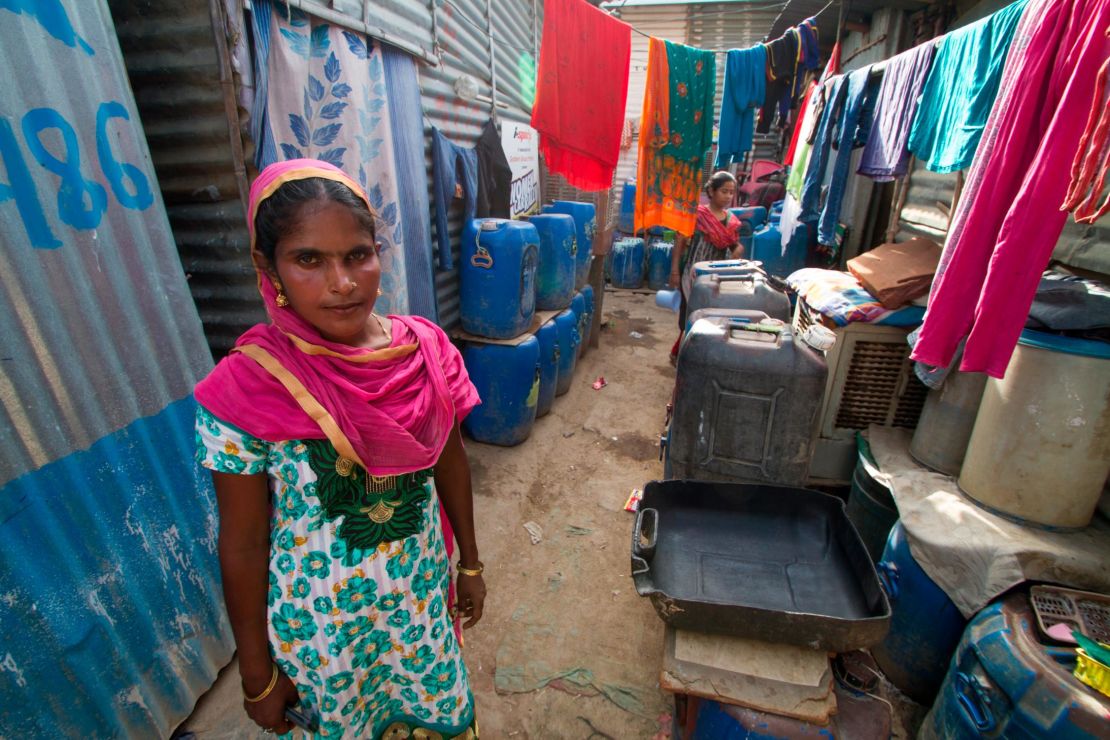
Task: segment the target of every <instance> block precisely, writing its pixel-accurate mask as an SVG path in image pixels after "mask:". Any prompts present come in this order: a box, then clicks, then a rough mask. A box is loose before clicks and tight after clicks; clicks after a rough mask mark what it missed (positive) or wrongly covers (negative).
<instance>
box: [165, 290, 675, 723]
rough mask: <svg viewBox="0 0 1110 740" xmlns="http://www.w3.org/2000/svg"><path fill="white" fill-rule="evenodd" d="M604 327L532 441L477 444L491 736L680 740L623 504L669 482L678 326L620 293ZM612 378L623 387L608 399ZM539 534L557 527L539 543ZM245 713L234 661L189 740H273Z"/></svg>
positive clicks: (475, 644) (486, 715)
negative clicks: (635, 577) (665, 454)
mask: <svg viewBox="0 0 1110 740" xmlns="http://www.w3.org/2000/svg"><path fill="white" fill-rule="evenodd" d="M603 322H608V323H607V324H605V325H604V328H603V329H602V334H601V347H600V349H595V350H591V351H590V352H588V353H587V354H586V356H585V357H584V358H582V359H581V360H580V361H579V366H578V370H577V371H576V373H575V376H574V383H573V385H572V386H571V390H570V392H569V393H567V394H566V395H564V396H562V397H560V398H558V399H556V401H555V406H554V408H553V409H552V411H551V413H550V414H548V415H547V416H545V417H544V418H542V419H539V420H538V421H537V423H536V426H535V428H534V430H533V432H532V436H531V437H530V438H529V439H528V440H527V441H526V442H525V443H524V444H522V445H519V446H517V447H510V448H501V447H493V446H490V445H483V444H477V443H475V442H473V441H468V442H467V449H468V451H469V453H470V460H471V466H472V469H473V479H474V491H475V514H476V519H477V532H478V540H479V546H480V547H481V552H482V559H483V560H484V562H485V566H486V584H487V586H488V588H489V596H488V598H487V601H486V610H485V616H484V618H483V620H482V622H481V623H480V624H479V625H478V626H477V627H476V628H475V629H474V630H472V631H470V632H468V633H466V635H465V639H466V643H465V656H466V663H467V666H468V668H469V670H470V675H471V684H472V688H473V691H474V695H475V700H476V704H477V711H478V724H479V728H480V730H481V732H482V736H483V737H485V738H568V739H574V740H585V739H586V738H620V739H623V738H653V737H656V736H658V737H666V736H668V735H669V731H670V718H669V713H670V708H671V704H670V702H669V697H668V696H666V695H665V694H663V693H662V692H661V691H660V690H659V688H658V679H659V670H660V666H661V662H662V644H663V623H662V622H661V621H660V620H659V619H658V618H657V617H656V616H655V613H654V611H653V610H652V608H651V605H650V603H649V602H648V601H647V600H646V599H641V598H640V597H638V596H637V595H636V592H635V589H634V588H633V586H632V580H631V578H630V577H629V564H628V558H629V538H630V536H631V529H632V514H629V513H627V512H625V511H624V508H623V507H624V503H625V500H626V498H627V497H628V494H629V493H630V491H631V490H632V489H633V488H640V487H642V486H643V484H644V483H645V482H646V481H648V480H652V479H655V478H659V477H661V476H662V464H661V463H660V462H659V448H658V443H657V440H658V435H659V432H660V431H661V429H662V425H663V419H664V413H665V406H666V403H667V400H668V399H669V397H670V392H671V388H672V386H673V384H674V369H673V368H672V367H671V366H670V364H669V362H668V360H667V355H668V351H669V350H670V346H671V343H672V342H673V341H674V338H675V335H676V327H675V319H674V314H672V313H669V312H667V311H665V310H663V309H660V308H658V307H656V306H655V303H654V298H653V296H651V295H647V294H642V293H631V292H625V291H616V292H614V291H609V292H607V293H606V294H605V301H604V308H603ZM636 335H639V336H636ZM598 376H604V377H605V379H606V381H607V383H608V385H607V386H606V387H605V388H603V389H601V390H599V391H595V390H594V389H593V388H592V387H591V384H592V383H593V381H594V380H595V379H596V378H597V377H598ZM527 522H534V523H535V524H538V525H539V527H540V528H541V530H542V532H543V535H542V539H541V540H540V542H539V543H538V544H535V545H533V544H532V541H531V538H530V536H529V533H528V531H527V530H526V529H525V527H524V524H525V523H527ZM241 704H242V701H241V694H240V691H239V677H238V673H237V671H236V670H235V667H234V664H233V665H232V666H230V667H229V668H228V669H226V670H225V671H224V672H223V673H222V674H221V676H220V680H219V681H218V682H217V684H216V686H215V687H213V689H212V690H211V691H209V693H208V694H207V695H205V697H203V698H202V700H201V702H200V704H199V705H198V708H197V711H196V712H194V714H193V716H192V717H190V719H189V720H188V721H187V722H186V723H185V725H184V726H183V729H186V730H191V731H193V732H195V733H197V736H198V737H199V738H201V740H215V739H216V738H229V737H255V736H256V737H264V736H263V735H262V734H261V733H260V732H256V731H255V730H256V729H257V728H254V726H253V725H252V724H251V723H250V720H249V719H248V718H247V716H246V714H245V713H244V712H243V711H242V708H241ZM664 728H665V733H662V734H661V731H662V730H664Z"/></svg>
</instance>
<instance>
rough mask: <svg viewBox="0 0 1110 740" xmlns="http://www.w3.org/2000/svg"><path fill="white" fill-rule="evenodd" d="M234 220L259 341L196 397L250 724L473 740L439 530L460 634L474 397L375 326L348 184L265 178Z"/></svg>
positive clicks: (355, 192)
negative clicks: (243, 247)
mask: <svg viewBox="0 0 1110 740" xmlns="http://www.w3.org/2000/svg"><path fill="white" fill-rule="evenodd" d="M248 219H249V225H250V229H251V253H252V256H253V259H254V263H255V268H256V270H257V272H258V285H259V290H260V291H261V293H262V297H263V300H264V301H265V304H266V310H267V312H268V313H269V316H270V321H271V323H269V324H259V325H257V326H255V327H253V328H251V329H250V330H249V331H247V332H246V333H245V334H243V336H242V337H240V338H239V340H238V342H237V343H236V345H235V348H234V349H233V350H232V352H231V354H230V355H229V356H228V357H227V358H225V359H224V360H222V361H221V362H220V363H219V364H218V365H217V366H216V368H215V369H214V370H213V371H212V373H211V374H210V375H209V376H208V377H207V378H205V379H204V380H203V381H202V382H201V383H200V384H199V385H198V386H197V389H196V398H197V401H198V403H199V409H198V413H197V440H198V453H197V456H198V460H199V461H200V463H201V464H202V465H203V466H205V467H207V468H210V469H211V470H212V471H213V479H214V481H215V487H216V495H217V498H218V501H219V509H220V540H219V552H220V566H221V572H222V574H223V587H224V598H225V600H226V602H227V610H228V616H229V617H230V620H231V626H232V630H233V631H234V634H235V641H236V645H237V647H238V654H239V672H240V674H241V676H242V681H243V693H244V699H245V701H244V706H245V707H246V710H247V713H248V714H249V715H250V717H251V718H252V719H253V720H254V721H255V722H256V723H258V724H259V726H261V727H262V728H263V729H264V730H266V731H268V732H278V733H284V732H288V731H290V730H291V729H292V727H293V724H298V725H301V726H302V727H305V728H306V729H308V730H309V731H311V732H313V733H319V734H321V735H323V736H326V737H339V736H340V735H344V736H353V737H361V736H368V737H374V738H378V737H383V736H388V737H410V736H412V734H413V732H414V731H415V730H417V729H423V730H425V731H429V732H431V733H433V734H429V735H427V736H428V737H445V738H449V737H476V736H477V730H476V725H475V723H474V705H473V697H472V696H471V692H470V688H469V682H468V680H467V673H466V668H465V666H464V665H463V660H462V653H461V651H460V646H459V640H458V639H457V637H456V634H455V630H454V621H455V618H456V614H455V612H454V608H453V607H452V606H451V604H450V603H449V601H450V590H451V589H450V584H451V574H450V560H449V555H448V550H447V548H448V547H450V545H451V543H450V539H451V534H450V533H451V530H452V529H453V532H454V538H455V539H456V540H457V542H458V546H459V556H460V557H459V560H458V563H457V564H456V571H457V573H458V580H457V585H456V589H457V602H458V605H459V614H458V616H459V617H460V618H462V619H465V620H466V622H465V624H463V627H470V626H473V625H474V623H476V622H477V621H478V620H479V619H480V618H481V616H482V606H483V602H484V600H485V584H484V582H483V580H482V575H481V573H482V563H481V561H480V560H479V559H478V548H477V544H476V542H475V536H474V519H473V505H472V499H471V487H470V486H471V484H470V468H469V465H468V463H467V458H466V452H465V451H464V449H463V445H462V439H461V437H460V436H459V421H460V420H461V419H462V418H463V417H465V416H466V414H467V413H468V412H469V411H470V409H472V408H473V407H474V406H475V405H476V404H477V403H478V402H479V399H478V395H477V393H476V391H475V390H474V386H473V385H471V383H470V380H469V378H468V377H467V374H466V369H465V368H464V367H463V363H462V359H461V357H460V356H459V353H458V352H457V351H456V350H455V348H454V347H453V346H452V345H451V344H450V342H449V341H448V340H447V337H446V336H445V335H444V334H443V332H442V331H441V330H440V329H439V328H438V327H436V326H435V325H434V324H432V323H431V322H428V321H426V320H424V319H421V318H418V317H414V316H388V317H385V316H379V315H378V314H376V313H374V312H373V308H374V301H375V299H376V298H377V295H378V293H379V290H378V284H379V281H380V278H381V265H380V263H379V261H378V245H377V242H376V240H375V214H374V212H373V209H372V208H371V206H370V203H369V202H368V200H367V198H366V195H365V193H364V192H363V190H362V189H361V188H360V187H359V186H358V184H357V183H355V182H354V181H353V180H351V179H350V178H349V177H347V176H346V175H345V174H343V173H342V172H341V171H339V170H338V169H336V168H335V167H332V166H331V165H329V164H327V163H324V162H319V161H315V160H303V159H302V160H291V161H287V162H281V163H278V164H274V165H271V166H269V167H267V168H266V169H265V170H263V172H262V173H261V174H260V175H259V176H258V179H257V180H256V181H255V182H254V185H253V186H252V187H251V198H250V212H249V214H248ZM440 504H442V507H443V511H444V512H445V513H446V517H447V519H449V520H450V521H449V526H447V522H444V525H445V529H446V533H445V532H444V531H443V529H441V526H440ZM290 710H291V711H290ZM436 733H438V734H436Z"/></svg>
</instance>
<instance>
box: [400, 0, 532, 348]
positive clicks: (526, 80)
mask: <svg viewBox="0 0 1110 740" xmlns="http://www.w3.org/2000/svg"><path fill="white" fill-rule="evenodd" d="M436 8H437V10H436V29H437V40H438V49H439V50H440V52H441V53H440V57H439V58H440V63H439V64H438V65H430V64H427V63H421V64H420V92H421V95H422V97H423V99H424V112H425V114H426V115H425V140H426V146H425V156H426V157H427V167H428V170H427V172H428V189H429V201H430V202H431V204H432V207H433V208H434V207H435V194H434V193H433V192H432V184H433V183H432V160H431V146H430V144H427V141H428V137H430V136H431V126H435V127H436V128H438V129H439V130H440V131H441V132H442V133H443V134H444V135H445V136H447V138H449V139H451V140H452V141H454V142H455V143H456V144H459V145H460V146H473V145H474V143H475V142H476V141H477V139H478V135H479V134H480V133H481V130H482V126H483V125H484V124H485V122H486V121H487V120H489V118H490V114H491V109H492V103H491V102H489V101H490V100H491V99H492V97H491V96H492V94H493V79H494V74H496V82H497V92H496V99H497V101H498V102H499V103H502V104H504V105H505V106H507V107H501V106H498V108H497V115H498V116H499V117H501V118H503V119H507V120H513V121H521V122H525V123H527V122H528V121H529V120H531V117H532V99H533V97H534V93H535V65H536V60H537V58H538V57H537V53H536V52H537V46H536V44H538V42H539V37H540V34H541V33H542V29H541V27H540V23H541V22H542V16H539V17H537V15H536V14H540V13H542V2H539V0H537V1H536V2H535V3H533V2H532V0H436ZM534 13H535V14H534ZM491 16H492V18H493V24H492V33H493V39H494V41H493V57H494V59H495V60H496V65H495V67H493V68H491V66H490V45H491V44H490V29H491V26H490V20H489V19H490V17H491ZM461 75H469V76H470V77H473V78H474V79H475V80H476V81H477V83H478V92H479V98H485V100H480V99H476V100H472V101H466V100H463V99H462V98H460V97H459V96H458V95H457V94H456V93H455V88H454V84H455V80H457V79H458V78H459V77H460V76H461ZM449 228H450V233H451V244H452V252H453V254H454V255H455V259H454V260H453V261H454V262H457V256H458V251H457V250H458V240H459V235H460V233H461V231H462V208H461V207H459V206H458V205H457V204H456V205H454V207H452V208H451V209H450V219H449ZM432 238H433V240H435V239H437V238H438V236H437V235H436V234H435V223H434V219H433V223H432ZM435 283H436V301H437V305H438V308H439V323H440V325H441V326H443V327H445V328H450V327H454V326H455V325H456V324H458V322H459V274H458V271H457V270H442V269H439V268H438V267H437V269H436V273H435Z"/></svg>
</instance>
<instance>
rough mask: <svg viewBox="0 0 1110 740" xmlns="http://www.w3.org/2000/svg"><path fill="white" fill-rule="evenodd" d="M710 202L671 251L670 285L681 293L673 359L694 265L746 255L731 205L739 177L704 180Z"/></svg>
mask: <svg viewBox="0 0 1110 740" xmlns="http://www.w3.org/2000/svg"><path fill="white" fill-rule="evenodd" d="M705 194H706V195H707V196H709V205H705V204H702V205H699V206H698V217H697V224H696V226H695V227H694V235H693V236H691V237H688V238H687V237H684V236H682V235H681V234H679V235H678V236H677V237H676V239H675V245H674V250H673V251H672V252H671V277H670V281H669V285H670V287H671V288H675V289H677V290H679V291H680V292H681V293H682V306H681V308H680V309H679V312H678V339H676V340H675V343H674V346H673V347H671V362H672V363H674V362H675V361H676V360H677V359H678V347H679V344H680V343H681V342H682V335H683V333H684V332H685V331H686V301H687V299H688V298H689V296H690V290H691V288H693V285H694V265H695V264H696V263H698V262H705V261H711V260H724V259H739V258H740V257H742V256H744V247H743V246H741V244H740V220H739V219H738V218H736V216H734V215H732V214H731V213H729V211H728V208H729V206H731V205H732V201H733V199H734V198H735V197H736V178H735V177H733V176H732V175H731V174H729V173H728V172H724V171H721V172H716V173H714V174H713V176H712V177H710V178H709V182H707V183H706V184H705Z"/></svg>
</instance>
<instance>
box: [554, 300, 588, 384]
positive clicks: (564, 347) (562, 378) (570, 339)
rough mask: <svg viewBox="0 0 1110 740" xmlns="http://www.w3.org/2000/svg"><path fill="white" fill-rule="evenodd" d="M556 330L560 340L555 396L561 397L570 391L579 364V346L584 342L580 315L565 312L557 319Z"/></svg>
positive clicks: (568, 311)
mask: <svg viewBox="0 0 1110 740" xmlns="http://www.w3.org/2000/svg"><path fill="white" fill-rule="evenodd" d="M555 329H556V332H557V335H558V340H559V379H558V380H557V381H556V383H555V395H556V396H561V395H563V394H564V393H566V392H567V391H569V390H570V384H571V381H572V380H574V367H575V365H576V364H577V362H578V345H579V344H580V343H581V342H582V337H581V335H580V334H579V333H578V315H577V314H575V313H574V311H573V310H571V309H567V310H566V311H563V312H562V313H561V314H559V315H558V316H556V317H555Z"/></svg>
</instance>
